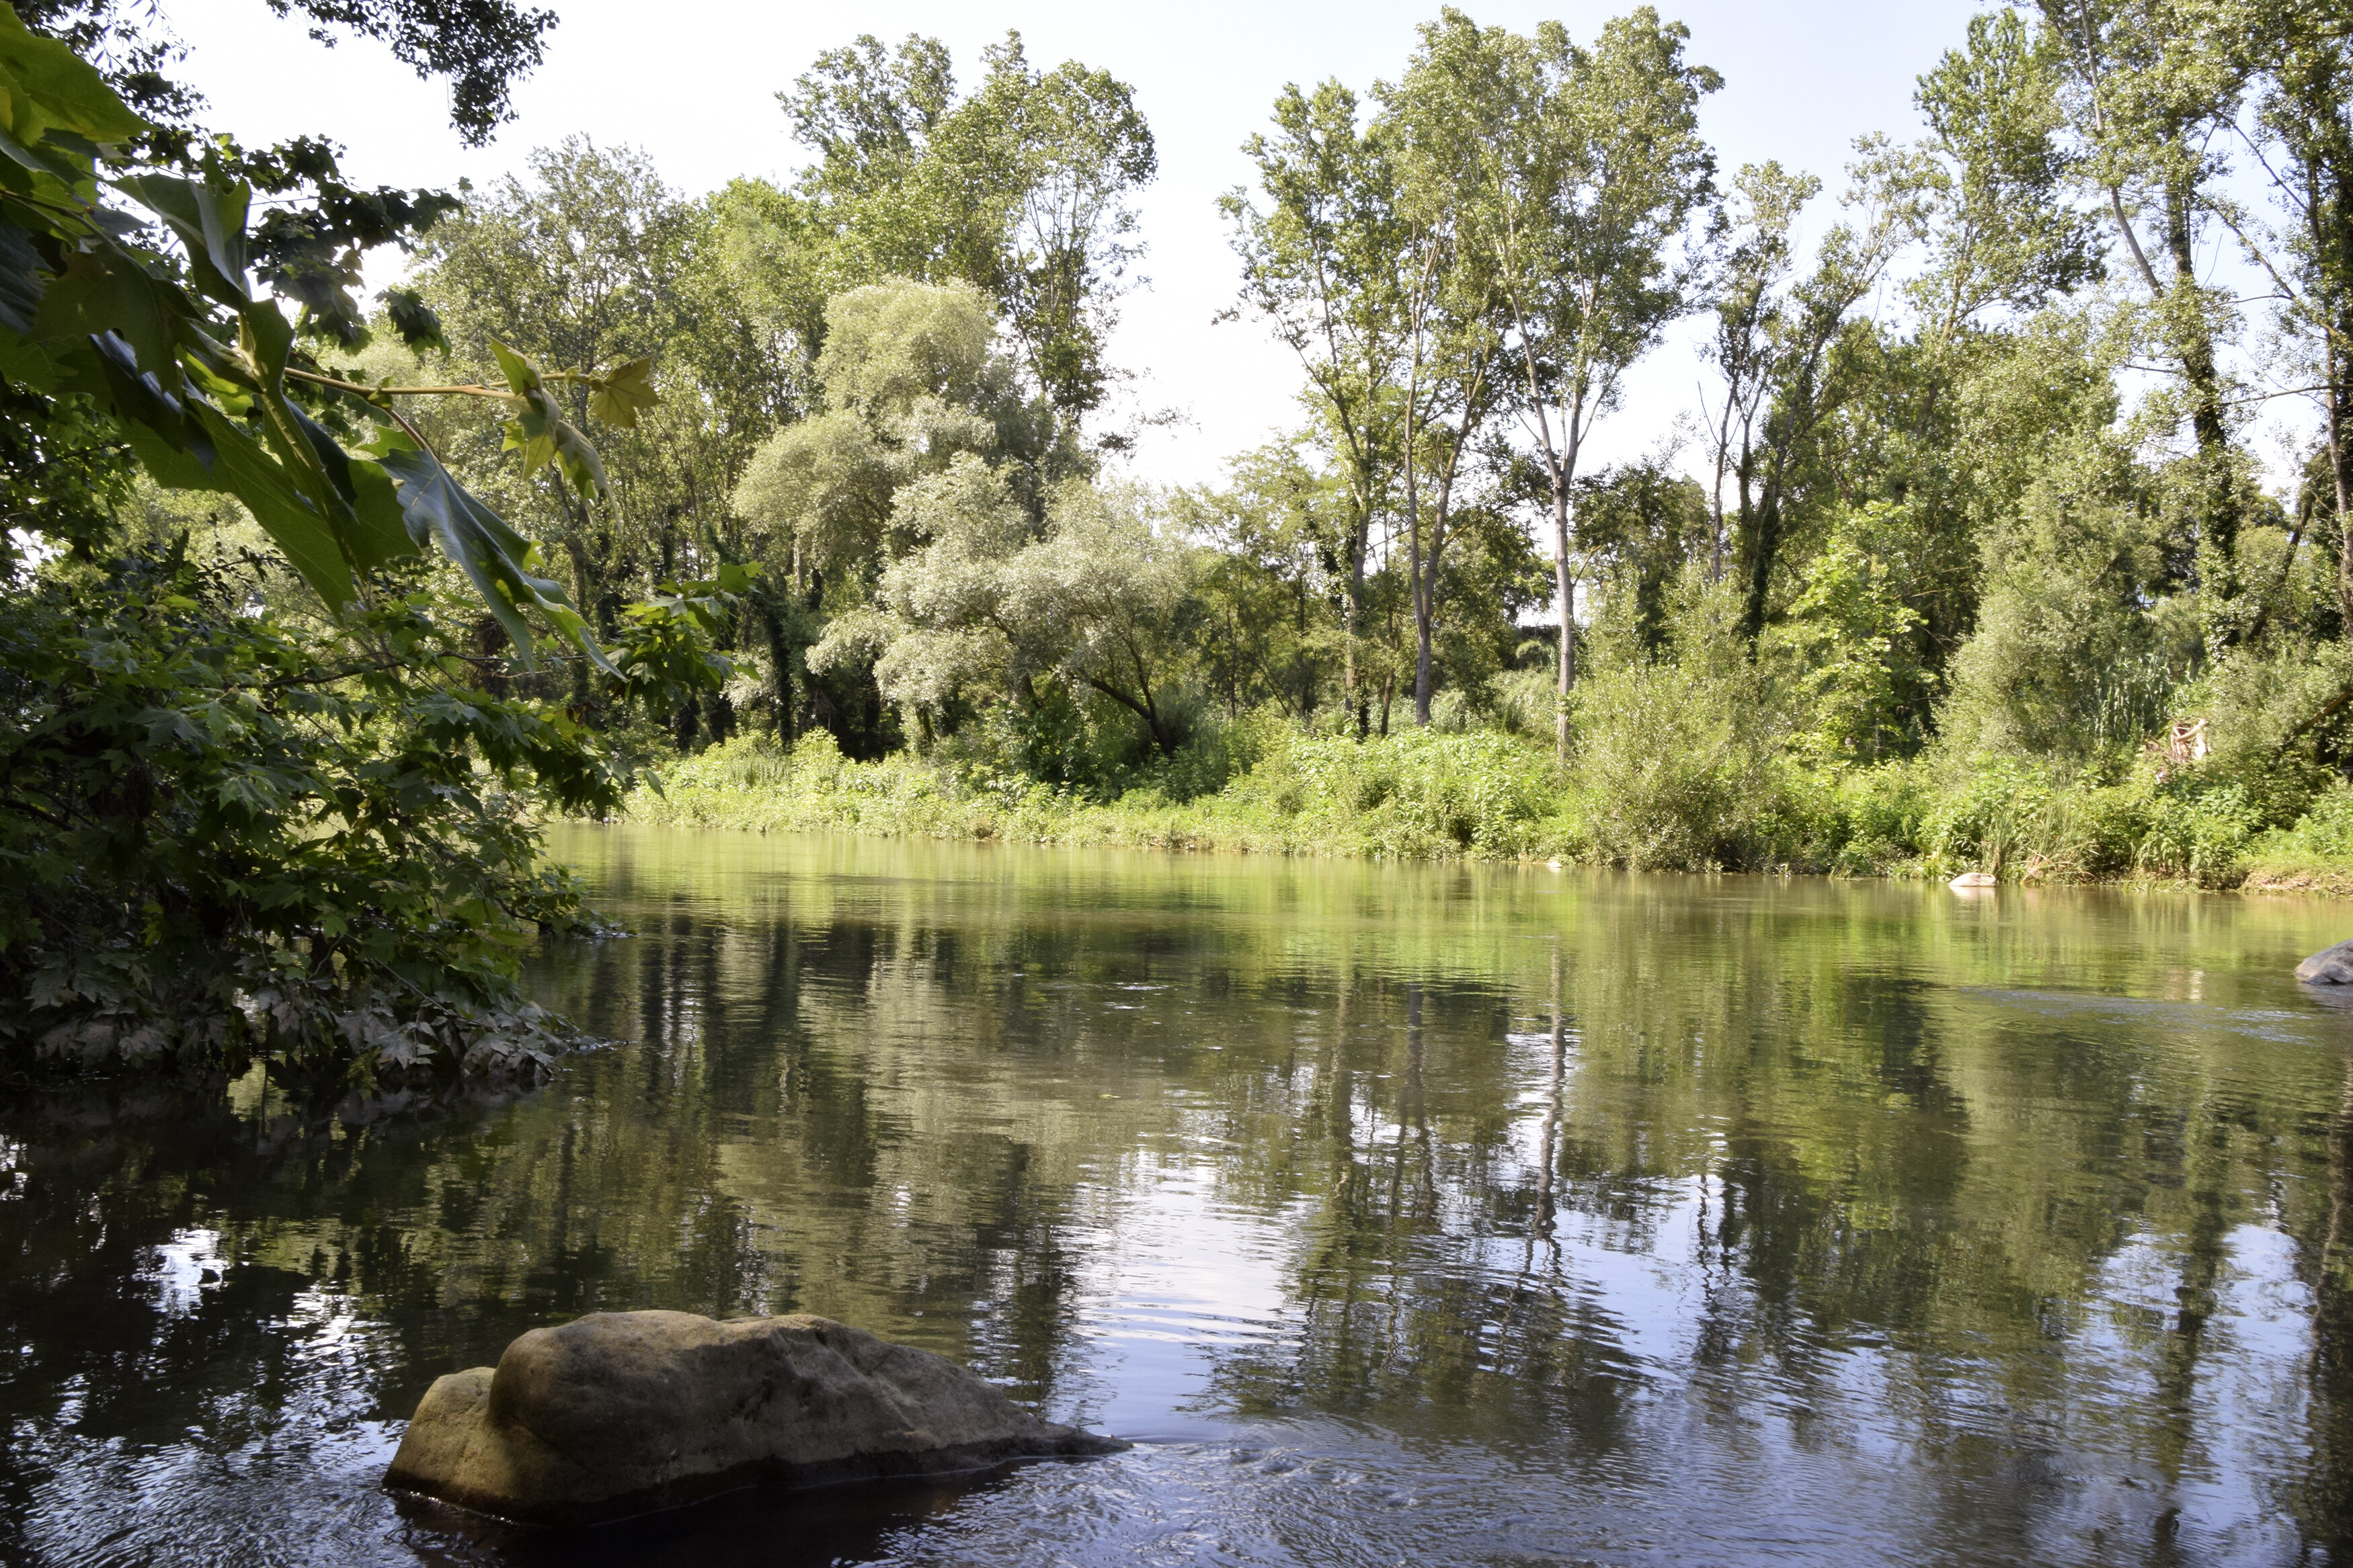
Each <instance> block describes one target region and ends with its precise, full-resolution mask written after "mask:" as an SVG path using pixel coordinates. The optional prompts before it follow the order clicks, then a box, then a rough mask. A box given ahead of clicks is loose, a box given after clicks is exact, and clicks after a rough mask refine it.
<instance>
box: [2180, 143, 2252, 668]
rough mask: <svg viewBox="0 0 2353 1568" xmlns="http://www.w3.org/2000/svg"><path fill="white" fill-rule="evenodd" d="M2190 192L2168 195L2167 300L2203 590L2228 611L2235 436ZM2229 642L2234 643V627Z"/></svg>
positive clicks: (2234, 573)
mask: <svg viewBox="0 0 2353 1568" xmlns="http://www.w3.org/2000/svg"><path fill="white" fill-rule="evenodd" d="M2190 195H2191V193H2190V192H2189V189H2188V188H2186V187H2182V186H2179V185H2177V186H2174V187H2172V188H2169V189H2168V191H2167V192H2166V202H2165V243H2166V250H2167V252H2168V254H2169V255H2170V256H2171V257H2172V258H2173V286H2172V287H2171V288H2170V289H2167V290H2166V303H2167V304H2168V305H2169V306H2170V307H2171V309H2172V313H2173V315H2174V318H2175V320H2174V330H2175V331H2177V332H2179V333H2180V334H2181V337H2180V340H2179V352H2180V355H2181V378H2182V380H2184V381H2185V382H2187V383H2189V429H2190V433H2191V435H2192V436H2193V437H2195V438H2196V440H2197V443H2198V459H2197V461H2198V503H2199V505H2198V510H2199V519H2198V524H2199V526H2198V534H2199V539H2198V542H2199V545H2200V550H2199V554H2200V556H2202V557H2204V560H2203V561H2202V562H2201V565H2202V566H2203V568H2204V570H2203V572H2201V574H2200V575H2201V577H2203V578H2205V579H2206V580H2204V581H2201V582H2200V584H2199V587H2200V590H2201V592H2204V593H2208V594H2211V595H2214V596H2215V598H2216V600H2217V601H2218V603H2217V604H2216V605H2215V606H2214V608H2217V609H2221V608H2222V607H2223V603H2222V602H2227V601H2228V600H2229V599H2230V598H2231V597H2232V595H2235V594H2236V593H2237V592H2238V586H2239V585H2238V559H2239V498H2238V493H2237V486H2236V485H2235V484H2234V483H2233V477H2232V472H2231V433H2230V426H2229V425H2228V424H2227V423H2226V422H2225V420H2224V418H2223V415H2222V383H2221V372H2220V371H2219V369H2218V368H2217V367H2216V365H2215V363H2214V338H2213V334H2212V333H2211V332H2210V331H2208V330H2207V327H2206V315H2205V311H2204V310H2203V309H2202V308H2201V305H2200V300H2199V298H2198V256H2197V251H2196V248H2195V247H2194V246H2193V244H2192V239H2191V235H2190V229H2189V213H2190ZM2210 613H2211V612H2210ZM2226 613H2227V612H2226ZM2223 640H2224V641H2225V642H2229V641H2231V640H2233V638H2232V636H2231V635H2230V632H2229V628H2228V627H2227V626H2225V629H2224V637H2223Z"/></svg>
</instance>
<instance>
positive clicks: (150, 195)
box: [114, 174, 253, 307]
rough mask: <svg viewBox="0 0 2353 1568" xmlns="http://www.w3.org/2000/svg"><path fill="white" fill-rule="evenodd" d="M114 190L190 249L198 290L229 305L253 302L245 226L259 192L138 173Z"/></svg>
mask: <svg viewBox="0 0 2353 1568" xmlns="http://www.w3.org/2000/svg"><path fill="white" fill-rule="evenodd" d="M114 188H115V189H116V190H119V191H121V192H122V193H123V194H124V195H128V196H130V197H132V199H134V200H135V201H137V202H138V203H139V205H142V206H143V207H145V208H146V209H147V210H148V211H149V212H152V213H153V214H154V215H155V216H158V217H160V218H162V219H163V220H164V223H165V225H166V226H169V227H170V228H171V230H172V232H173V233H174V234H175V235H177V236H178V237H179V238H180V243H181V244H183V245H185V246H186V247H188V260H189V262H190V263H191V268H190V269H191V270H192V271H193V272H194V273H195V279H196V286H197V287H198V288H200V289H203V290H204V291H205V292H206V293H207V294H209V295H211V296H212V297H213V298H214V299H216V300H219V301H220V302H221V303H222V304H224V305H228V306H232V307H242V306H243V305H245V304H246V303H247V302H248V300H251V299H252V298H253V285H252V283H251V282H250V281H248V279H247V278H246V275H245V270H246V267H247V264H248V257H247V253H246V239H245V222H246V214H247V211H248V208H249V207H250V206H251V205H252V202H253V192H252V191H251V190H249V189H248V188H247V187H246V186H244V185H237V184H233V185H227V186H223V187H215V186H211V185H200V184H196V183H195V182H194V181H192V180H183V179H180V178H178V177H177V176H175V175H172V174H132V175H131V176H129V177H127V178H124V179H120V180H117V181H115V182H114Z"/></svg>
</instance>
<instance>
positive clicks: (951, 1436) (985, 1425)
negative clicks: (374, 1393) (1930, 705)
mask: <svg viewBox="0 0 2353 1568" xmlns="http://www.w3.org/2000/svg"><path fill="white" fill-rule="evenodd" d="M1124 1447H1127V1445H1126V1444H1124V1443H1123V1442H1120V1441H1119V1440H1117V1439H1116V1438H1112V1437H1102V1436H1096V1435H1095V1434H1093V1433H1092V1432H1082V1431H1081V1430H1079V1429H1078V1428H1076V1427H1074V1426H1057V1425H1055V1424H1054V1423H1052V1422H1050V1421H1041V1420H1039V1418H1038V1417H1036V1416H1034V1415H1030V1414H1029V1412H1027V1411H1025V1410H1023V1409H1022V1408H1021V1407H1020V1406H1018V1405H1015V1404H1014V1403H1013V1402H1012V1401H1011V1400H1009V1399H1008V1398H1007V1397H1006V1396H1005V1395H1004V1394H1001V1393H999V1392H998V1391H997V1389H996V1388H994V1387H992V1386H990V1385H989V1384H987V1383H984V1382H983V1381H981V1379H980V1378H978V1377H976V1376H975V1375H974V1374H973V1373H970V1372H968V1371H966V1370H965V1368H963V1367H961V1366H958V1365H957V1364H956V1363H954V1362H952V1361H949V1360H947V1359H946V1358H945V1357H944V1356H936V1355H934V1354H932V1353H931V1352H929V1351H919V1350H914V1349H912V1348H910V1347H908V1346H905V1345H894V1344H892V1343H890V1342H888V1341H885V1340H880V1339H877V1338H875V1337H874V1336H873V1335H872V1334H870V1333H867V1332H866V1331H863V1330H860V1329H853V1328H850V1327H849V1325H847V1324H844V1323H837V1322H834V1321H832V1320H830V1319H828V1318H816V1317H808V1316H794V1317H786V1318H747V1319H741V1320H738V1321H731V1322H716V1321H712V1320H711V1319H709V1318H702V1317H697V1316H695V1315H694V1314H693V1313H691V1312H593V1313H590V1314H589V1315H588V1316H587V1317H585V1318H580V1319H577V1320H575V1321H572V1322H569V1323H565V1324H563V1325H561V1326H560V1327H556V1328H552V1329H533V1331H531V1332H529V1333H527V1334H524V1335H522V1337H521V1338H519V1339H517V1340H516V1341H515V1342H513V1343H512V1344H510V1345H508V1346H507V1348H506V1351H505V1352H504V1353H503V1354H501V1356H500V1357H499V1364H498V1366H497V1368H496V1369H495V1370H493V1369H492V1368H490V1367H487V1366H478V1367H475V1368H473V1369H471V1370H470V1371H467V1372H459V1373H451V1374H450V1375H448V1377H444V1378H441V1379H439V1380H438V1381H437V1382H436V1383H435V1384H433V1386H432V1387H431V1388H430V1389H428V1390H427V1392H426V1394H425V1398H424V1400H423V1401H422V1402H421V1403H420V1404H419V1405H417V1415H416V1418H415V1419H414V1420H412V1421H410V1422H409V1424H408V1431H407V1433H406V1435H405V1436H403V1437H402V1438H401V1440H400V1449H399V1452H398V1453H396V1454H395V1455H394V1456H393V1461H392V1468H391V1470H390V1471H389V1472H387V1473H386V1475H385V1485H386V1486H388V1487H392V1488H395V1489H398V1490H402V1491H411V1492H418V1493H422V1494H424V1495H425V1496H427V1497H433V1498H438V1499H440V1500H443V1501H445V1502H451V1503H456V1504H458V1505H459V1506H460V1507H463V1508H470V1509H474V1510H478V1511H480V1512H483V1513H491V1514H497V1515H499V1516H500V1517H501V1518H505V1519H512V1520H520V1521H525V1522H529V1523H534V1524H586V1523H592V1522H595V1521H599V1520H607V1519H617V1518H620V1517H623V1516H624V1515H628V1514H633V1513H647V1512H650V1511H652V1510H657V1509H664V1508H675V1507H677V1506H679V1505H680V1504H682V1503H689V1502H693V1501H696V1500H700V1499H702V1498H706V1497H710V1496H712V1495H714V1494H716V1493H719V1492H723V1491H731V1490H733V1489H736V1488H738V1487H745V1486H753V1485H757V1484H762V1483H766V1484H775V1485H783V1486H815V1485H820V1484H823V1483H826V1482H829V1481H846V1480H860V1479H868V1478H871V1477H880V1476H913V1475H938V1474H943V1473H946V1472H952V1471H956V1470H972V1469H980V1468H987V1467H988V1466H991V1465H996V1464H1001V1463H1003V1462H1005V1461H1006V1460H1008V1459H1022V1458H1051V1457H1058V1456H1059V1457H1073V1458H1075V1457H1078V1456H1082V1455H1091V1454H1108V1453H1113V1452H1115V1451H1117V1450H1118V1449H1121V1448H1124Z"/></svg>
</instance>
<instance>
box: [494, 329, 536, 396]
mask: <svg viewBox="0 0 2353 1568" xmlns="http://www.w3.org/2000/svg"><path fill="white" fill-rule="evenodd" d="M491 353H493V354H495V355H497V356H498V362H499V369H500V371H501V372H502V373H503V374H505V376H506V378H507V384H508V385H509V386H511V387H512V388H514V390H515V394H516V395H518V396H521V397H529V396H530V395H532V394H533V393H534V392H543V391H545V390H546V386H547V384H546V382H545V381H543V379H541V376H540V374H539V367H538V366H537V365H535V364H533V363H531V361H530V360H529V359H528V358H527V357H525V356H524V355H522V354H520V353H516V352H515V351H514V350H512V349H511V348H509V347H507V346H506V344H504V343H502V342H499V341H498V340H497V339H495V338H493V339H491Z"/></svg>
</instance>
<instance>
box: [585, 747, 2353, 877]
mask: <svg viewBox="0 0 2353 1568" xmlns="http://www.w3.org/2000/svg"><path fill="white" fill-rule="evenodd" d="M660 778H661V787H660V788H659V790H653V789H646V788H640V789H639V790H638V791H637V792H636V793H635V794H634V795H631V796H630V798H629V801H628V812H629V815H630V816H632V817H634V818H635V819H637V820H639V821H644V822H653V823H663V824H670V825H677V826H702V827H719V828H732V829H737V830H742V831H749V832H780V831H799V830H813V829H834V830H846V831H850V832H858V833H868V834H877V835H883V836H918V837H940V838H964V839H977V840H988V839H998V840H1007V841H1016V842H1025V843H1038V844H1059V845H1073V846H1082V845H1110V846H1121V847H1136V848H1158V849H1189V850H1215V851H1227V852H1238V853H1250V854H1272V855H1337V856H1348V857H1360V858H1365V857H1369V858H1402V859H1477V860H1559V861H1562V862H1564V863H1570V864H1580V863H1581V864H1592V865H1607V866H1615V867H1622V868H1630V869H1637V870H1641V869H1656V870H1709V869H1719V870H1767V871H1793V872H1805V873H1822V874H1829V875H1843V876H1883V877H1910V878H1933V877H1948V876H1951V875H1953V874H1955V873H1957V872H1959V871H1963V870H1975V869H1989V870H1992V871H1993V872H1995V874H1996V875H1998V876H2000V877H2001V878H2002V879H2004V880H2005V881H2012V880H2014V881H2022V882H2029V883H2035V882H2042V883H2082V882H2117V883H2135V884H2150V885H2171V886H2195V887H2203V888H2212V889H2229V888H2242V889H2247V890H2250V891H2269V892H2283V893H2312V894H2319V895H2326V896H2331V897H2353V791H2348V789H2347V788H2346V787H2345V786H2344V785H2342V784H2337V785H2335V786H2333V787H2331V788H2329V789H2327V790H2326V791H2324V792H2322V793H2321V794H2319V795H2316V796H2311V797H2309V798H2307V799H2306V800H2305V801H2303V802H2301V803H2299V805H2300V809H2295V810H2294V815H2293V816H2292V817H2290V819H2289V820H2288V821H2287V822H2286V825H2285V826H2278V825H2277V824H2278V821H2279V819H2280V818H2281V817H2283V816H2289V812H2288V811H2287V810H2284V809H2282V808H2281V807H2279V806H2278V805H2273V806H2272V807H2271V808H2270V810H2269V812H2268V813H2267V812H2266V809H2265V806H2264V804H2263V802H2262V801H2261V800H2260V799H2259V798H2257V795H2256V793H2255V792H2251V791H2249V790H2248V789H2247V788H2246V787H2245V786H2244V785H2243V784H2240V783H2236V782H2230V781H2226V780H2221V779H2216V778H2205V779H2191V780H2187V781H2185V780H2183V779H2181V778H2179V777H2176V778H2175V779H2172V780H2169V781H2168V780H2159V779H2157V778H2154V777H2152V776H2150V775H2149V774H2147V773H2129V774H2127V775H2126V776H2125V777H2123V778H2121V779H2117V780H2115V781H2112V782H2102V781H2098V780H2087V779H2084V778H2083V777H2080V776H2079V777H2076V778H2073V779H2066V778H2063V777H2060V776H2059V775H2057V774H2055V773H2045V772H2042V771H2038V770H2036V769H2033V768H2031V767H2029V766H2026V765H2024V764H2021V763H2013V762H2007V761H1992V760H1983V761H1980V762H1978V763H1975V764H1973V765H1971V766H1969V767H1968V768H1966V769H1959V770H1956V769H1953V768H1950V767H1948V766H1931V765H1929V764H1927V763H1884V764H1881V765H1878V766H1875V767H1868V768H1855V767H1827V768H1805V767H1801V766H1799V765H1796V764H1794V763H1789V762H1788V761H1786V760H1785V761H1783V762H1782V763H1778V765H1776V766H1773V767H1771V768H1768V769H1762V770H1759V769H1755V768H1748V769H1742V770H1731V769H1715V770H1708V769H1699V770H1693V769H1690V768H1681V769H1669V768H1667V767H1665V766H1664V765H1663V764H1661V765H1654V766H1650V767H1646V766H1644V765H1643V763H1642V761H1641V760H1640V759H1637V760H1634V761H1633V762H1632V763H1630V764H1626V765H1620V767H1618V768H1616V769H1615V770H1614V771H1613V773H1611V774H1609V775H1603V774H1600V773H1598V772H1596V771H1595V770H1593V769H1592V768H1590V767H1589V766H1588V767H1585V768H1577V767H1573V768H1571V769H1569V770H1567V771H1563V770H1560V769H1557V768H1556V767H1555V766H1554V765H1553V763H1552V760H1551V757H1550V755H1549V754H1548V752H1546V750H1545V749H1543V748H1542V747H1541V746H1539V745H1536V744H1534V743H1531V742H1528V741H1526V740H1525V739H1523V738H1520V737H1516V736H1512V735H1506V734H1501V733H1495V732H1492V731H1472V732H1465V733H1452V734H1441V733H1428V732H1415V733H1410V734H1403V735H1393V736H1388V737H1377V738H1375V739H1372V740H1369V741H1366V742H1361V743H1360V742H1356V741H1354V740H1351V739H1348V738H1345V737H1340V736H1330V735H1314V734H1302V733H1293V734H1287V735H1279V736H1276V737H1274V738H1273V739H1272V740H1271V741H1270V742H1266V743H1265V744H1263V745H1262V746H1261V748H1260V749H1259V750H1258V752H1256V754H1254V755H1251V756H1248V757H1245V758H1241V759H1239V760H1238V762H1237V764H1236V765H1235V767H1234V768H1233V770H1232V772H1231V773H1229V776H1228V777H1227V779H1226V780H1225V782H1224V783H1223V784H1222V785H1221V786H1220V787H1219V788H1216V789H1214V790H1210V791H1208V792H1205V793H1202V794H1198V795H1193V796H1192V797H1191V798H1189V799H1171V798H1170V797H1169V795H1168V794H1167V793H1166V791H1165V790H1164V789H1162V788H1160V787H1156V786H1146V787H1142V788H1136V789H1131V790H1129V791H1127V792H1126V793H1125V794H1124V795H1121V796H1120V797H1119V798H1118V799H1116V800H1113V801H1102V800H1091V799H1088V798H1086V797H1084V796H1082V795H1077V794H1074V793H1071V792H1067V791H1057V790H1055V789H1054V788H1052V787H1050V786H1049V785H1047V784H1041V783H1039V782H1038V781H1036V780H1034V779H1029V778H1024V777H1020V776H1018V775H1013V774H999V773H988V772H986V771H959V770H957V769H955V768H952V767H948V766H943V765H939V764H936V763H932V762H929V761H926V760H925V759H923V758H921V757H917V756H914V755H912V754H908V753H901V754H897V755H893V756H890V757H885V758H882V759H881V760H878V761H874V762H853V761H850V760H849V759H847V758H844V757H843V756H842V755H841V754H840V752H839V751H838V750H837V749H836V748H835V747H834V745H833V743H832V742H831V740H830V738H829V737H828V736H825V735H823V734H818V735H813V736H811V737H809V738H807V739H805V740H804V741H802V742H800V744H798V745H797V746H796V747H795V748H794V749H793V750H792V751H790V752H785V751H782V750H780V749H778V748H776V747H775V746H774V745H772V744H767V743H764V742H760V741H758V740H755V739H753V738H748V737H739V738H737V739H736V740H733V741H731V742H727V743H726V744H724V745H721V746H716V747H713V748H712V749H711V750H709V751H707V752H703V753H702V754H701V755H699V756H695V757H690V758H682V759H680V760H678V761H675V762H672V763H668V764H666V765H665V766H663V767H662V768H661V770H660Z"/></svg>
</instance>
